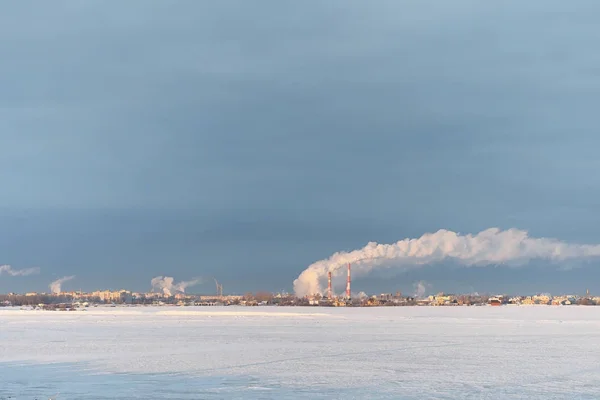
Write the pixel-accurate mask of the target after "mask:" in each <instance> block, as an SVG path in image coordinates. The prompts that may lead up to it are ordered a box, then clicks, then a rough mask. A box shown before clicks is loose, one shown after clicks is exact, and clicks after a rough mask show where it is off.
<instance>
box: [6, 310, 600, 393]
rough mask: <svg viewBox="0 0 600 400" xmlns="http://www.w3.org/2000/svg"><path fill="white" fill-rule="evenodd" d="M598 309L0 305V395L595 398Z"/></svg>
mask: <svg viewBox="0 0 600 400" xmlns="http://www.w3.org/2000/svg"><path fill="white" fill-rule="evenodd" d="M598 343H600V307H576V306H573V307H550V306H539V307H526V306H522V307H518V306H514V307H513V306H507V307H440V308H434V307H394V308H369V309H366V308H360V309H343V308H337V309H336V308H284V307H276V308H275V307H273V308H271V307H258V308H235V307H225V308H213V307H210V308H209V307H204V308H195V307H181V308H179V307H159V308H153V307H147V308H141V307H140V308H91V309H88V310H87V311H78V312H50V311H21V310H18V309H0V399H8V398H13V399H47V398H49V397H50V396H54V395H56V394H58V397H57V399H58V400H60V399H82V398H85V399H121V398H122V399H132V398H140V399H281V398H300V399H318V398H344V399H353V398H357V399H358V398H360V399H362V398H368V399H384V398H385V399H388V398H389V399H500V398H502V399H507V398H511V399H513V398H514V399H598V398H600V346H599V345H598Z"/></svg>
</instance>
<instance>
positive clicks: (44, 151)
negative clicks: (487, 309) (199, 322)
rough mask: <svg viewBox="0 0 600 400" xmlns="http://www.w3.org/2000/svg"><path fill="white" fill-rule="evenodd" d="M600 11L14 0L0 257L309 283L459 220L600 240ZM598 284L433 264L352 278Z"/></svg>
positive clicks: (123, 280) (2, 47) (120, 273)
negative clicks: (308, 271) (340, 260)
mask: <svg viewBox="0 0 600 400" xmlns="http://www.w3.org/2000/svg"><path fill="white" fill-rule="evenodd" d="M599 18H600V3H598V2H597V1H585V0H581V1H577V2H571V3H568V2H564V1H558V0H545V1H541V0H537V1H529V2H522V1H516V0H509V1H504V2H501V3H494V4H492V3H489V2H488V3H485V2H481V1H475V0H456V1H453V2H446V1H441V0H437V1H432V0H419V1H408V0H402V1H398V0H389V1H388V0H381V1H377V2H369V3H367V2H363V1H354V0H331V1H327V2H292V1H281V0H267V1H262V2H259V3H256V2H254V3H250V2H247V1H242V0H240V1H231V0H223V1H218V2H200V1H195V0H189V1H174V0H165V1H148V0H143V1H142V0H140V1H134V0H129V1H124V2H119V3H118V4H117V3H107V2H101V1H86V2H72V1H61V0H57V1H54V2H34V1H28V0H22V1H19V2H12V3H9V4H6V5H5V6H4V7H3V12H2V13H1V14H0V60H1V61H0V88H2V90H1V91H0V154H1V156H0V188H1V195H0V228H1V229H0V264H10V265H12V266H13V268H15V269H21V268H31V267H39V268H40V270H41V272H40V274H38V275H32V276H14V277H13V276H7V275H2V276H0V292H6V291H29V290H38V291H41V290H47V287H48V284H49V283H50V282H51V281H53V280H54V279H57V278H59V277H62V276H65V275H75V276H76V278H75V279H73V280H72V281H70V282H68V283H65V285H64V289H80V288H82V289H84V290H93V289H101V288H112V289H119V288H129V289H133V290H149V289H150V287H151V286H150V280H151V278H152V277H154V276H157V275H168V276H173V277H174V278H175V279H176V280H177V281H179V280H188V279H192V278H194V277H203V278H204V283H202V284H201V285H199V286H197V287H196V288H194V291H198V292H206V293H212V292H214V291H215V287H214V282H213V280H212V279H213V277H216V278H217V279H219V280H220V281H221V282H222V283H223V286H224V292H225V293H227V292H230V293H232V292H237V293H243V292H245V291H257V290H269V291H279V290H287V291H291V290H292V282H293V280H294V279H295V278H296V277H297V276H298V274H299V273H300V272H302V270H304V269H305V268H306V267H307V266H308V265H310V264H311V263H312V262H314V261H317V260H319V259H323V258H326V257H328V256H330V255H331V254H332V253H334V252H336V251H340V250H352V249H355V248H359V247H362V246H364V245H365V244H366V243H367V242H370V241H377V242H383V243H389V242H395V241H397V240H400V239H403V238H406V237H420V236H421V235H422V234H423V233H426V232H432V231H437V230H438V229H441V228H444V229H450V230H454V231H457V232H462V233H470V232H473V233H477V232H479V231H481V230H484V229H487V228H490V227H499V228H501V229H507V228H511V227H515V228H519V229H524V230H527V231H529V232H530V234H531V235H532V236H544V237H555V238H559V239H562V240H565V241H570V242H578V243H590V244H594V243H600V231H599V230H598V226H600V213H598V210H599V206H600V204H599V201H598V199H599V198H600V174H599V173H598V171H599V170H600V157H598V156H597V153H598V149H599V148H600V135H599V134H598V127H599V126H600V124H599V122H600V121H599V120H600V114H599V113H598V111H597V108H598V103H599V100H600V53H599V52H598V51H597V43H599V42H600V26H598V24H597V21H598V19H599ZM594 279H595V280H596V282H598V281H600V269H599V268H598V267H597V265H595V264H594V263H590V264H587V265H585V266H583V267H582V268H578V269H574V270H570V271H564V270H560V269H559V268H554V267H547V266H544V265H529V266H526V267H523V268H520V269H499V268H489V269H480V270H477V271H473V270H470V269H461V268H455V267H453V266H451V265H434V266H430V267H424V268H421V269H418V270H417V271H411V272H410V273H407V274H400V275H396V276H392V277H390V276H377V275H375V276H369V277H368V278H364V279H363V280H355V282H354V287H356V288H357V290H358V289H364V290H366V291H379V290H381V291H384V290H385V291H391V290H394V291H395V290H402V291H404V292H410V291H411V290H412V287H413V283H414V282H416V281H420V280H423V281H426V282H428V283H429V285H430V288H431V290H432V291H442V290H443V291H446V292H448V291H459V290H469V291H471V290H472V291H480V292H484V291H503V292H514V291H532V292H536V291H545V290H559V289H564V291H579V292H583V291H584V290H585V288H587V286H589V282H590V281H593V280H594ZM589 289H590V290H591V291H593V289H594V287H590V288H589ZM597 291H598V292H599V293H600V287H598V288H597Z"/></svg>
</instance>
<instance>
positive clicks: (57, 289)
mask: <svg viewBox="0 0 600 400" xmlns="http://www.w3.org/2000/svg"><path fill="white" fill-rule="evenodd" d="M74 278H75V275H71V276H63V277H62V278H60V279H57V280H55V281H54V282H52V283H51V284H50V285H48V287H49V288H50V290H51V291H52V293H54V294H60V293H61V292H62V284H63V283H65V282H67V281H70V280H71V279H74Z"/></svg>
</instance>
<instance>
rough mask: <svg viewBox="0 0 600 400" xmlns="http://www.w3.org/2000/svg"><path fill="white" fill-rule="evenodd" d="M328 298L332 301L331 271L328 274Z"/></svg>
mask: <svg viewBox="0 0 600 400" xmlns="http://www.w3.org/2000/svg"><path fill="white" fill-rule="evenodd" d="M327 298H328V299H331V271H329V272H328V273H327Z"/></svg>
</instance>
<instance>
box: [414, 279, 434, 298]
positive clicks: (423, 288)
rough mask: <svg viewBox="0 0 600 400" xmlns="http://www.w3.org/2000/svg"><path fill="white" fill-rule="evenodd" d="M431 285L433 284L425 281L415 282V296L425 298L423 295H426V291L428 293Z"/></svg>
mask: <svg viewBox="0 0 600 400" xmlns="http://www.w3.org/2000/svg"><path fill="white" fill-rule="evenodd" d="M430 287H431V285H430V284H428V283H427V282H425V281H419V282H415V283H414V284H413V288H414V289H415V294H414V297H415V298H423V296H425V293H427V289H428V288H430Z"/></svg>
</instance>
